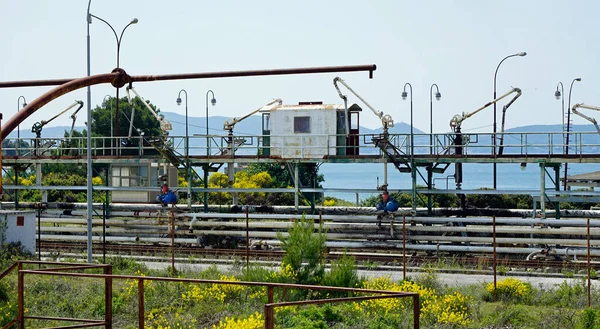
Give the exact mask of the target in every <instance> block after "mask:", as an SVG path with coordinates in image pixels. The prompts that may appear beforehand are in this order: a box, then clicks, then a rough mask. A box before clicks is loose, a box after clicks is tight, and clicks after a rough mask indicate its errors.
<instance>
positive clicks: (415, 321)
mask: <svg viewBox="0 0 600 329" xmlns="http://www.w3.org/2000/svg"><path fill="white" fill-rule="evenodd" d="M420 315H421V311H420V306H419V294H416V295H414V296H413V328H414V329H419V316H420Z"/></svg>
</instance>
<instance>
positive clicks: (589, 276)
mask: <svg viewBox="0 0 600 329" xmlns="http://www.w3.org/2000/svg"><path fill="white" fill-rule="evenodd" d="M587 277H588V278H587V279H588V282H587V283H588V284H587V295H588V304H587V306H588V307H592V278H591V277H592V266H591V244H590V219H589V218H588V219H587Z"/></svg>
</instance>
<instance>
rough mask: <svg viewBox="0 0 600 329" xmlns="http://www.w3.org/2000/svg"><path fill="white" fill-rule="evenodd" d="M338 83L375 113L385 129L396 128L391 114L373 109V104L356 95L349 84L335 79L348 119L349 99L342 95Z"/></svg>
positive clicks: (334, 84) (335, 85) (338, 78)
mask: <svg viewBox="0 0 600 329" xmlns="http://www.w3.org/2000/svg"><path fill="white" fill-rule="evenodd" d="M338 82H339V83H341V84H342V85H343V86H344V87H346V89H348V90H349V91H350V92H351V93H353V94H354V96H356V97H357V98H358V99H360V101H361V102H363V103H364V104H365V105H366V106H367V107H368V108H369V109H370V110H371V111H373V113H375V115H376V116H377V117H378V118H379V119H381V124H382V125H383V128H384V129H385V128H391V127H393V126H394V120H393V119H392V117H391V116H390V115H389V114H383V112H382V111H377V110H376V109H375V108H373V106H371V104H369V103H368V102H367V101H366V100H364V99H363V98H362V97H360V95H359V94H358V93H356V92H355V91H354V90H352V88H350V86H348V84H347V83H346V82H345V81H344V80H343V79H342V78H340V77H335V78H334V79H333V86H334V87H335V89H336V90H337V92H338V95H339V96H340V98H341V99H343V100H344V106H345V109H346V118H348V103H347V102H348V97H347V96H346V95H344V94H342V91H341V90H340V87H339V86H338ZM345 126H346V135H348V133H349V132H348V125H347V124H345Z"/></svg>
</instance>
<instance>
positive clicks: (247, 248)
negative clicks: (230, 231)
mask: <svg viewBox="0 0 600 329" xmlns="http://www.w3.org/2000/svg"><path fill="white" fill-rule="evenodd" d="M248 217H249V216H248V203H246V271H247V270H249V266H250V237H249V234H248Z"/></svg>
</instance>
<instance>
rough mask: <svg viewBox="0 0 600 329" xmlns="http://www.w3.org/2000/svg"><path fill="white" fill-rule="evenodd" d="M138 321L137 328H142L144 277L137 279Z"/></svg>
mask: <svg viewBox="0 0 600 329" xmlns="http://www.w3.org/2000/svg"><path fill="white" fill-rule="evenodd" d="M138 322H139V328H140V329H144V279H142V278H140V279H138Z"/></svg>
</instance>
